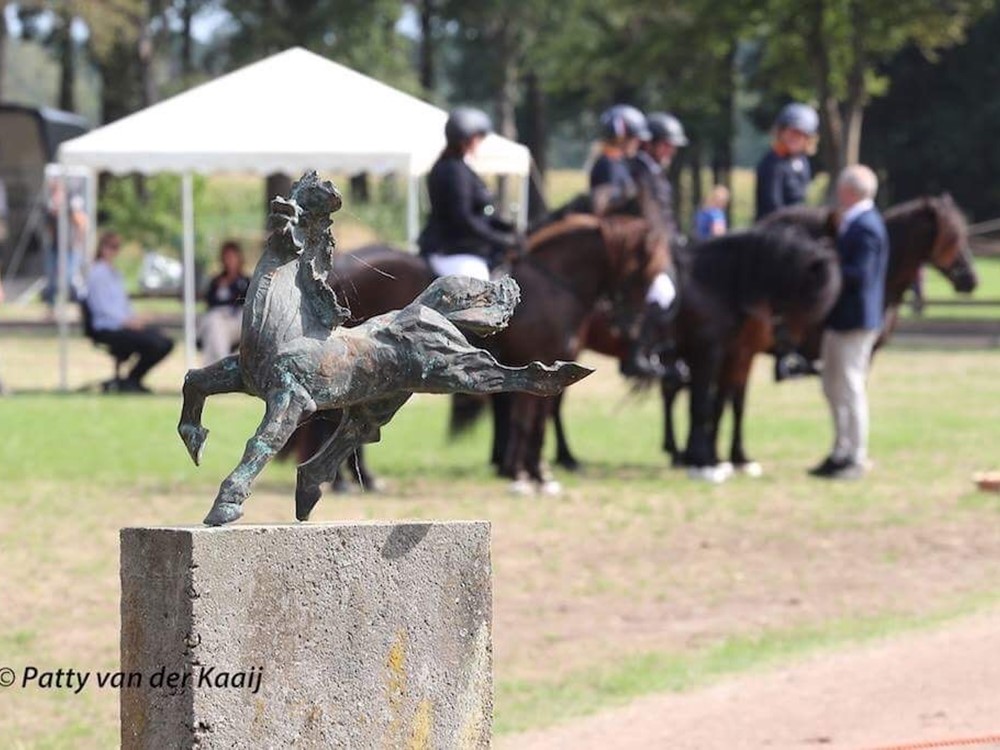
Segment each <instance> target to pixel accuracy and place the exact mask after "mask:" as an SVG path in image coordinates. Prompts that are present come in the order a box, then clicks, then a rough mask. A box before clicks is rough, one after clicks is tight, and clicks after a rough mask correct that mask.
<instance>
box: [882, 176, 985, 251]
mask: <svg viewBox="0 0 1000 750" xmlns="http://www.w3.org/2000/svg"><path fill="white" fill-rule="evenodd" d="M920 214H924V215H926V216H927V217H928V219H929V220H930V221H931V222H932V223H933V224H934V228H935V233H936V234H935V238H934V243H933V245H932V246H931V248H930V255H929V257H928V258H926V259H925V260H934V259H939V258H940V256H941V255H942V254H944V253H949V252H951V253H955V252H961V251H962V249H963V248H964V247H965V246H966V244H967V243H968V236H969V225H968V222H967V220H966V218H965V215H964V214H963V213H962V210H961V209H960V208H959V207H958V205H957V204H956V203H955V201H954V199H953V198H952V197H951V195H950V194H948V193H943V194H941V195H925V196H921V197H919V198H914V199H912V200H909V201H906V202H905V203H899V204H897V205H895V206H892V207H891V208H889V209H888V210H887V211H886V212H885V221H886V224H887V225H893V224H897V225H905V224H907V223H909V222H910V221H912V220H913V218H914V217H916V216H918V215H920Z"/></svg>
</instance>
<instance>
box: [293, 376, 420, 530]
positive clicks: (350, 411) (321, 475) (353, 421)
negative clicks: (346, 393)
mask: <svg viewBox="0 0 1000 750" xmlns="http://www.w3.org/2000/svg"><path fill="white" fill-rule="evenodd" d="M409 398H410V394H409V393H401V394H397V395H394V396H389V397H387V398H383V399H379V400H378V401H370V402H368V403H365V404H357V405H355V406H351V407H348V408H347V409H344V411H343V416H342V417H341V420H340V425H339V426H338V427H337V430H336V432H334V433H333V435H331V436H330V438H329V439H328V440H327V441H326V442H325V443H324V444H323V445H322V446H321V447H320V449H319V450H318V451H317V452H316V455H314V456H313V457H312V458H310V459H309V460H308V461H306V462H305V463H303V464H300V465H299V470H298V475H297V477H296V482H295V517H296V518H297V519H298V520H299V521H308V520H309V514H310V513H312V509H313V508H314V507H315V506H316V503H318V502H319V499H320V497H321V496H322V494H323V492H322V490H321V489H320V485H322V484H323V482H327V481H331V480H332V479H333V478H334V477H335V475H336V473H337V471H338V470H339V469H340V467H341V465H342V464H343V463H344V461H346V460H347V458H348V457H349V456H350V455H351V454H352V453H354V452H355V451H356V450H357V448H358V447H359V446H360V445H361V444H362V443H377V442H378V441H379V439H380V438H381V431H380V428H381V427H382V425H384V424H385V423H386V422H388V421H389V420H390V419H392V416H393V415H394V414H395V413H396V412H397V411H399V409H400V407H401V406H402V405H403V404H405V403H406V401H407V400H408V399H409Z"/></svg>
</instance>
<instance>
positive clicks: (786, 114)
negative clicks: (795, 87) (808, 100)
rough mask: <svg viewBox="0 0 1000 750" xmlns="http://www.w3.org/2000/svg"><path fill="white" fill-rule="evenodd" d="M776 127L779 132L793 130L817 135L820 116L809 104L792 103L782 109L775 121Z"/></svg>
mask: <svg viewBox="0 0 1000 750" xmlns="http://www.w3.org/2000/svg"><path fill="white" fill-rule="evenodd" d="M774 127H776V128H777V129H778V130H782V129H784V128H793V129H795V130H798V131H800V132H803V133H805V134H806V135H816V131H817V130H819V115H818V114H817V113H816V110H815V109H813V108H812V107H810V106H809V105H808V104H802V103H800V102H792V103H791V104H786V105H785V106H784V107H782V108H781V111H780V112H779V113H778V116H777V117H776V118H775V120H774Z"/></svg>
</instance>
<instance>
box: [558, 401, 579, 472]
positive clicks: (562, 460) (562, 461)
mask: <svg viewBox="0 0 1000 750" xmlns="http://www.w3.org/2000/svg"><path fill="white" fill-rule="evenodd" d="M562 403H563V394H562V393H560V394H559V395H557V396H555V397H554V399H553V403H552V424H553V426H554V427H555V430H556V463H557V464H559V466H562V467H563V468H564V469H569V470H570V471H579V470H580V462H579V461H577V460H576V456H574V455H573V452H572V451H571V450H570V449H569V442H567V440H566V428H565V427H564V426H563V421H562Z"/></svg>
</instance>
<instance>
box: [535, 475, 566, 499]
mask: <svg viewBox="0 0 1000 750" xmlns="http://www.w3.org/2000/svg"><path fill="white" fill-rule="evenodd" d="M562 491H563V487H562V484H560V483H559V482H558V481H557V480H555V479H546V480H544V481H542V482H539V483H538V492H539V493H540V494H542V495H545V496H546V497H558V496H559V495H561V494H562Z"/></svg>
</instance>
